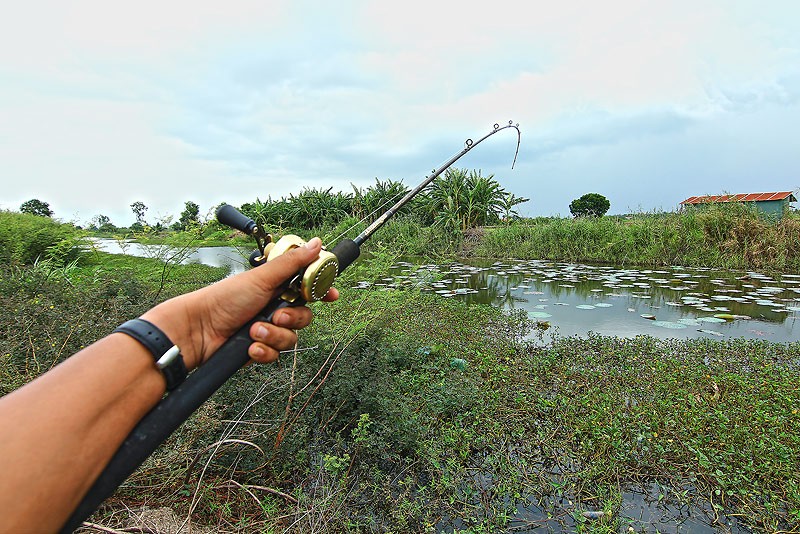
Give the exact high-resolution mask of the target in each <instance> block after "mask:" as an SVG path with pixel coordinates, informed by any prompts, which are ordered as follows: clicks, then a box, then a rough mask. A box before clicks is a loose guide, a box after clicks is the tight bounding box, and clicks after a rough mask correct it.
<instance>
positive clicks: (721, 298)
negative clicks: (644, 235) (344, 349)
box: [356, 258, 800, 342]
mask: <svg viewBox="0 0 800 534" xmlns="http://www.w3.org/2000/svg"><path fill="white" fill-rule="evenodd" d="M373 285H377V286H384V287H387V288H390V287H402V286H411V287H419V288H420V289H421V290H423V291H428V292H432V293H434V294H436V295H440V296H441V297H442V298H455V299H459V300H463V301H465V302H468V303H470V302H476V303H483V304H490V305H493V306H502V307H504V308H510V309H521V310H524V311H525V312H526V313H527V314H528V316H529V317H530V318H532V319H534V320H536V321H539V322H542V323H543V324H542V327H543V328H553V329H557V331H558V333H559V334H560V335H565V336H570V335H575V334H577V335H586V333H587V332H589V331H592V332H596V333H599V334H604V335H614V336H623V337H633V336H636V335H640V334H648V335H651V336H654V337H660V338H695V337H709V338H716V339H720V338H724V337H745V338H751V339H767V340H769V341H779V342H786V341H796V340H798V338H800V275H797V274H779V275H766V274H762V273H757V272H744V271H742V272H731V271H719V270H713V269H697V268H694V269H692V268H684V267H677V266H676V267H670V268H660V269H637V268H630V267H628V268H620V267H613V266H596V265H583V264H574V263H555V262H548V261H539V260H529V261H481V260H472V261H465V262H451V263H445V264H441V265H437V264H430V263H424V262H423V261H422V260H421V259H420V258H405V261H401V262H399V263H398V264H396V265H395V266H393V267H392V268H391V269H390V272H389V273H388V275H387V276H386V277H385V278H384V279H382V280H380V281H378V282H376V283H374V284H373ZM369 286H370V284H368V283H361V284H359V285H357V286H356V287H360V288H366V287H369Z"/></svg>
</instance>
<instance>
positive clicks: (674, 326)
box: [653, 321, 686, 330]
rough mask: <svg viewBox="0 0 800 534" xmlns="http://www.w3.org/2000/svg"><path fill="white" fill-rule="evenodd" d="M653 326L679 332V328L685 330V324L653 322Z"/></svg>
mask: <svg viewBox="0 0 800 534" xmlns="http://www.w3.org/2000/svg"><path fill="white" fill-rule="evenodd" d="M653 324H654V325H656V326H660V327H661V328H671V329H673V330H680V329H681V328H686V325H685V324H681V323H673V322H671V321H653Z"/></svg>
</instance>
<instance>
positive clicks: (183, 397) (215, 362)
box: [59, 298, 305, 534]
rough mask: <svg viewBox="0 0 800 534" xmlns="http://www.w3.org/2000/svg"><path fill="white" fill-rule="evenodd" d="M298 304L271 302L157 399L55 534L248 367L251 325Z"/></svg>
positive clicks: (81, 517)
mask: <svg viewBox="0 0 800 534" xmlns="http://www.w3.org/2000/svg"><path fill="white" fill-rule="evenodd" d="M303 304H305V301H304V300H303V299H302V298H299V299H297V300H295V301H294V302H292V303H289V302H286V301H285V300H282V299H274V300H273V301H272V302H270V303H269V304H268V305H267V307H266V308H264V309H263V310H262V311H261V313H259V314H258V315H257V316H256V317H254V318H253V319H252V320H250V321H248V322H247V324H245V325H244V326H242V327H241V328H240V329H239V330H237V331H236V333H235V334H233V335H232V336H231V337H230V338H229V339H228V340H227V341H226V342H225V343H224V344H223V345H222V346H221V347H220V348H219V349H217V351H216V352H215V353H214V354H212V355H211V357H210V358H209V359H208V361H206V363H204V364H203V365H201V366H200V367H198V368H197V369H196V370H195V371H194V372H193V373H191V374H190V375H189V377H188V378H187V379H186V380H184V381H183V383H182V384H181V385H179V386H178V387H177V388H175V389H174V390H173V391H172V393H170V394H169V395H167V396H166V397H164V398H163V399H161V401H159V403H158V404H156V405H155V407H153V409H152V410H150V411H149V412H148V413H147V415H145V416H144V417H143V418H142V420H141V421H139V423H138V424H137V425H136V426H135V427H134V428H133V430H132V431H131V433H130V434H128V437H127V438H125V441H123V442H122V445H121V446H120V448H119V449H118V450H117V452H116V453H114V456H112V458H111V461H110V462H109V463H108V465H106V467H105V469H104V470H103V471H102V472H101V473H100V475H99V476H98V477H97V480H95V482H94V484H93V485H92V487H91V488H89V491H88V492H87V493H86V495H84V497H83V499H82V500H81V502H80V504H78V507H77V508H76V509H75V511H74V512H73V513H72V515H71V516H70V518H69V519H68V520H67V522H66V523H65V524H64V526H63V527H62V528H61V530H60V531H59V532H60V533H61V534H68V533H70V532H72V531H74V530H75V529H76V528H78V527H79V526H80V525H81V523H82V522H83V521H85V520H86V519H87V518H88V517H89V516H90V515H92V513H94V511H95V510H97V508H98V507H99V506H100V504H102V502H103V501H105V500H106V499H107V498H108V497H110V496H111V495H112V494H113V493H114V491H115V490H116V489H117V487H119V486H120V485H121V484H122V483H123V482H125V480H126V479H127V478H128V477H129V476H130V475H131V473H133V472H134V471H135V470H136V468H137V467H139V465H140V464H142V463H143V462H144V461H145V460H146V459H147V457H148V456H150V455H151V454H152V453H153V452H154V451H155V450H156V449H157V448H158V447H159V445H161V443H162V442H163V441H164V440H166V439H167V438H168V437H169V436H170V434H172V433H173V432H174V431H175V430H177V429H178V427H180V426H181V425H182V424H183V422H184V421H186V419H188V418H189V416H190V415H192V413H193V412H194V411H195V410H197V409H198V408H199V407H200V406H201V405H202V404H203V403H204V402H205V401H206V400H208V398H209V397H211V395H213V394H214V392H215V391H217V390H218V389H219V388H220V387H221V386H222V385H223V384H224V383H225V382H226V381H227V380H228V379H229V378H230V377H231V376H233V375H234V373H236V371H238V370H239V369H241V368H242V367H243V366H244V365H245V364H246V363H247V362H248V361H250V356H249V355H248V354H247V349H248V348H249V347H250V344H251V343H252V342H253V340H252V339H251V338H250V327H251V326H252V325H253V323H255V322H257V321H266V322H270V323H271V322H272V316H273V315H274V314H275V312H276V311H278V310H279V309H281V308H287V307H293V306H302V305H303Z"/></svg>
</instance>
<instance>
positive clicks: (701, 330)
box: [697, 328, 725, 336]
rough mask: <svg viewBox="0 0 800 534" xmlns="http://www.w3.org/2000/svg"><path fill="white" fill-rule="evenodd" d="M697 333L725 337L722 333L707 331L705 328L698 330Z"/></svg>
mask: <svg viewBox="0 0 800 534" xmlns="http://www.w3.org/2000/svg"><path fill="white" fill-rule="evenodd" d="M697 331H698V332H702V333H704V334H711V335H712V336H724V335H725V334H723V333H722V332H715V331H713V330H706V329H705V328H698V329H697Z"/></svg>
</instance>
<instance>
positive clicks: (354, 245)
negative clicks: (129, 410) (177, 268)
mask: <svg viewBox="0 0 800 534" xmlns="http://www.w3.org/2000/svg"><path fill="white" fill-rule="evenodd" d="M509 128H511V129H514V130H516V131H517V149H516V152H515V153H514V162H513V163H512V164H511V168H512V169H513V168H514V164H515V163H516V161H517V155H518V154H519V146H520V141H521V134H520V130H519V124H514V123H513V121H509V122H508V125H505V126H500V125H499V124H495V125H494V128H493V129H492V131H491V132H489V133H488V134H486V135H484V136H483V137H481V138H480V139H478V140H477V141H473V140H472V139H467V140H466V142H465V146H464V148H463V149H462V150H461V151H460V152H458V153H457V154H456V155H454V156H453V157H451V158H450V159H449V160H447V162H445V163H444V164H443V165H442V166H441V167H439V168H437V169H434V170H433V171H432V172H431V174H430V175H428V176H426V177H425V180H423V181H422V183H420V184H419V185H418V186H416V187H415V188H414V189H412V190H411V191H409V192H408V193H406V195H405V196H403V198H401V199H400V200H399V201H398V202H397V203H396V204H394V205H393V206H392V207H391V208H389V209H388V210H387V211H386V212H385V213H383V215H381V216H380V217H378V218H377V219H376V220H375V221H374V222H373V223H372V224H370V225H369V226H368V227H367V228H366V229H365V230H364V231H363V232H361V233H360V234H359V235H358V236H357V237H356V238H354V239H343V240H342V241H340V242H339V243H338V244H337V245H336V246H335V247H334V248H333V249H332V250H330V251H328V250H325V248H324V247H323V250H322V251H321V252H320V254H319V257H318V258H317V259H316V260H315V261H314V262H312V263H311V264H310V265H308V266H307V267H305V268H304V269H301V270H300V271H298V272H297V273H296V274H295V275H294V276H292V277H291V278H290V279H289V280H287V281H286V282H285V283H284V284H283V285H282V286H281V288H280V289H279V291H278V293H280V295H279V296H278V297H276V298H274V299H273V300H272V301H271V302H270V303H269V304H268V305H267V306H266V307H265V308H264V309H263V310H262V311H261V312H260V313H259V314H258V315H256V316H255V317H254V318H253V319H251V320H250V321H249V322H247V323H246V324H245V325H244V326H242V327H241V328H240V329H239V330H238V331H237V332H236V333H235V334H233V336H231V337H230V338H229V339H228V340H227V341H226V342H225V343H224V344H223V345H222V346H221V347H220V348H219V349H218V350H217V351H216V352H215V353H214V354H212V355H211V357H210V358H209V359H208V361H206V363H204V364H203V365H202V366H200V367H198V368H197V369H196V370H195V371H194V372H192V373H191V374H190V375H189V376H188V377H187V378H186V380H185V381H183V382H182V383H181V384H180V385H179V386H178V387H177V388H175V389H174V390H173V391H172V392H171V393H169V394H168V395H167V396H165V397H164V398H163V399H161V401H159V403H158V404H156V406H155V407H154V408H153V409H152V410H150V411H149V412H148V413H147V415H145V416H144V417H143V418H142V420H141V421H139V423H138V424H137V425H136V426H135V427H134V428H133V430H132V431H131V433H130V434H129V435H128V437H127V438H125V441H124V442H123V443H122V445H121V446H120V448H119V449H118V450H117V452H116V453H114V456H113V457H112V458H111V461H110V462H109V463H108V465H106V467H105V469H104V470H103V471H102V472H101V473H100V476H99V477H98V478H97V480H96V481H95V483H94V484H93V485H92V487H91V488H89V491H88V492H87V493H86V495H84V497H83V500H81V502H80V503H79V504H78V507H77V508H76V509H75V511H74V512H73V513H72V515H71V516H70V518H69V519H68V520H67V522H66V523H65V524H64V526H63V527H62V528H61V530H60V531H59V532H60V533H62V534H67V533H70V532H72V531H73V530H75V529H76V528H78V527H79V526H80V525H81V523H82V522H83V521H84V520H86V519H87V518H88V517H89V516H90V515H91V514H92V513H94V511H95V510H96V509H97V508H98V507H99V506H100V504H101V503H102V502H103V501H105V500H106V499H107V498H108V497H110V496H111V495H112V494H113V493H114V491H115V490H116V489H117V488H118V487H119V486H120V485H121V484H122V483H123V482H124V481H125V480H126V479H127V478H128V476H130V475H131V473H133V472H134V471H135V470H136V468H137V467H139V466H140V465H141V464H142V463H143V462H144V461H145V460H146V459H147V457H148V456H150V455H151V454H152V453H153V452H154V451H155V450H156V449H157V448H158V446H159V445H161V443H162V442H164V441H165V440H166V439H167V438H168V437H169V436H170V435H171V434H172V433H173V432H174V431H175V430H177V429H178V427H180V426H181V425H182V424H183V423H184V421H186V419H188V418H189V416H190V415H192V413H194V411H195V410H197V409H198V408H199V407H200V406H201V405H202V404H203V403H204V402H205V401H206V400H208V398H209V397H211V395H213V394H214V392H216V391H217V389H219V388H220V387H222V385H223V384H224V383H225V382H227V381H228V379H229V378H231V377H232V376H233V375H234V374H235V373H236V371H238V370H239V369H240V368H242V367H243V366H244V365H245V364H246V363H247V362H248V361H250V356H249V355H248V354H247V349H248V347H249V346H250V344H251V343H252V342H253V341H252V339H251V338H250V327H251V326H252V325H253V323H255V322H272V316H273V314H274V313H275V312H276V311H277V310H279V309H281V308H286V307H290V306H303V305H304V304H306V303H308V302H316V301H318V300H321V299H322V298H323V297H324V296H325V295H326V294H327V293H328V290H329V289H330V288H331V287H332V286H333V282H334V280H335V279H336V277H337V276H338V275H339V274H341V273H342V271H344V270H345V269H346V268H347V267H348V266H349V265H350V264H352V263H353V262H354V261H355V260H356V259H357V258H358V256H359V255H360V254H361V245H362V244H363V243H364V242H365V241H366V240H367V239H369V238H370V236H372V234H374V233H375V232H376V231H377V230H378V229H379V228H380V227H381V226H383V225H384V224H385V223H386V221H387V220H389V218H391V217H392V216H393V215H394V214H395V213H397V211H398V210H399V209H400V208H402V207H403V206H404V205H405V204H406V203H408V202H409V201H410V200H411V199H412V198H414V197H415V196H416V195H418V194H419V193H420V191H422V190H423V189H424V188H425V187H427V186H428V184H430V183H431V182H432V181H433V180H435V179H436V178H437V177H438V176H439V175H440V174H442V173H443V172H444V171H446V170H447V169H448V168H449V167H450V166H451V165H453V164H454V163H455V162H456V161H458V160H459V159H461V157H462V156H464V155H465V154H466V153H467V152H469V151H470V150H472V149H473V148H475V147H476V146H478V145H479V144H481V143H482V142H483V141H484V140H486V139H488V138H489V137H491V136H493V135H494V134H496V133H498V132H500V131H502V130H505V129H509ZM217 219H218V220H219V222H221V223H222V224H225V225H227V226H230V227H231V228H235V229H237V230H240V231H242V232H244V233H246V234H249V235H252V236H253V238H254V239H255V241H256V246H257V247H258V250H256V251H253V253H252V254H251V255H250V260H249V261H250V264H251V265H252V266H253V267H256V266H258V265H262V264H264V263H266V262H268V261H270V260H273V259H275V258H277V257H278V256H280V255H281V254H283V253H285V252H287V251H289V250H292V249H293V248H296V247H301V246H303V245H304V244H305V241H304V240H303V239H301V238H300V237H298V236H296V235H291V234H290V235H285V236H283V237H282V238H280V239H279V240H278V241H273V239H272V236H271V235H269V234H267V233H266V231H265V230H264V228H262V227H261V226H260V225H258V224H256V222H255V221H253V220H252V219H250V218H249V217H247V216H245V215H243V214H242V213H240V212H239V211H237V210H236V208H234V207H233V206H229V205H223V206H220V208H219V209H218V210H217ZM165 356H166V355H165Z"/></svg>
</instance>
